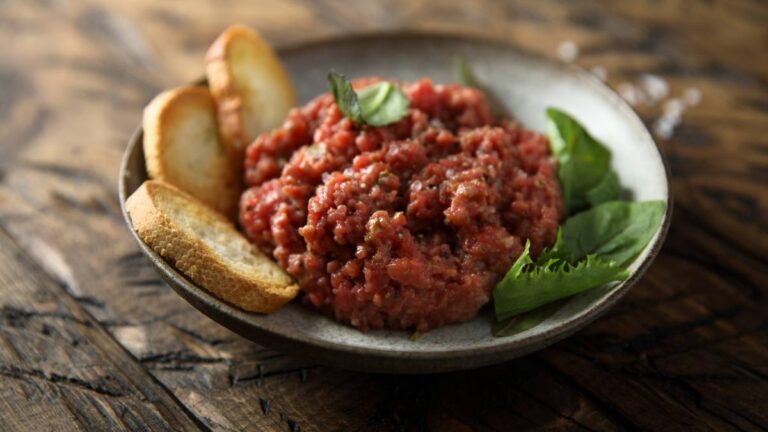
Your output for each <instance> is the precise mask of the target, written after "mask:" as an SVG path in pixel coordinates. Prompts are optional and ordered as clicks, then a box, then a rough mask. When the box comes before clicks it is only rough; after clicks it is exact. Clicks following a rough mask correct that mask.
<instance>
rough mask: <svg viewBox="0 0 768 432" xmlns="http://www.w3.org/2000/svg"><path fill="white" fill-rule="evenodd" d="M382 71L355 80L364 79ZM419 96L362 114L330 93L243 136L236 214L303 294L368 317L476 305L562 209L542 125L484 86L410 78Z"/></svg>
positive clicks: (352, 318)
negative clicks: (395, 111)
mask: <svg viewBox="0 0 768 432" xmlns="http://www.w3.org/2000/svg"><path fill="white" fill-rule="evenodd" d="M378 81H379V80H377V79H364V80H358V81H356V82H355V83H354V87H355V88H358V89H359V88H362V87H365V86H367V85H370V84H372V83H375V82H378ZM401 88H402V90H403V92H404V93H405V95H406V96H407V98H408V99H409V100H410V108H409V109H408V113H407V115H406V116H405V117H403V118H402V119H401V120H400V121H398V122H396V123H393V124H390V125H387V126H381V127H373V126H368V125H360V124H355V123H353V122H352V121H351V120H349V119H347V118H346V117H344V115H343V114H342V113H341V111H340V110H339V108H338V107H337V106H336V104H335V103H334V99H333V97H332V96H331V95H330V94H328V93H326V94H323V95H321V96H319V97H317V98H316V99H314V100H313V101H311V102H309V103H308V104H307V105H305V106H303V107H301V108H296V109H293V110H292V111H291V112H290V113H289V115H288V118H287V119H286V121H285V122H284V124H283V126H282V127H280V128H278V129H275V130H273V131H271V132H269V133H265V134H262V135H261V136H259V137H258V138H257V139H256V140H255V141H254V142H253V143H252V144H251V145H250V146H249V147H248V149H247V154H246V160H245V179H246V185H247V189H246V191H245V192H244V193H243V195H242V197H241V201H240V215H239V218H240V224H241V226H242V227H243V229H244V231H245V233H246V235H247V237H248V238H249V239H250V240H251V241H252V242H253V243H254V244H256V245H257V246H258V247H259V248H260V249H262V250H263V251H265V252H266V253H270V254H272V256H274V258H275V259H276V260H277V262H278V264H279V265H280V266H281V267H282V268H284V269H285V270H286V271H287V272H288V273H290V274H291V275H293V276H294V277H295V278H296V279H297V280H298V281H299V285H300V287H301V289H302V291H303V292H304V296H303V301H304V302H305V303H308V304H310V305H312V306H314V307H316V308H318V309H320V310H322V311H324V312H325V313H327V314H329V315H331V316H332V317H334V318H335V319H337V320H339V321H342V322H345V323H349V324H351V325H352V326H354V327H357V328H359V329H362V330H366V329H375V328H382V327H387V328H392V329H415V330H418V331H427V330H429V329H432V328H435V327H439V326H441V325H444V324H448V323H453V322H460V321H464V320H467V319H470V318H472V317H473V316H474V315H475V314H476V313H477V311H478V310H479V309H480V308H481V307H482V306H483V305H484V304H486V303H487V302H488V301H489V299H490V294H491V290H492V288H493V286H494V284H495V283H496V282H497V281H498V280H499V279H500V277H501V276H502V275H503V274H504V273H505V272H506V271H507V270H508V269H509V267H510V265H511V264H512V263H513V262H514V261H515V260H516V258H517V257H518V256H519V255H520V254H521V252H522V250H523V245H524V243H525V241H526V240H527V239H528V240H530V242H531V253H532V255H533V256H534V257H536V256H537V255H538V254H539V253H540V252H541V250H542V249H543V248H545V247H547V246H549V245H551V244H552V243H553V242H554V240H555V237H556V233H557V227H558V224H559V221H560V219H561V218H562V216H563V204H562V198H561V191H560V186H559V184H558V180H557V177H556V166H555V162H554V160H553V159H552V157H551V155H550V152H549V145H548V142H547V139H546V138H545V137H544V136H542V135H540V134H538V133H535V132H532V131H529V130H526V129H524V128H522V127H520V126H519V125H518V124H517V123H515V122H513V121H511V120H506V119H505V120H497V119H496V118H495V117H494V116H493V114H492V113H491V109H490V107H489V105H488V103H487V101H486V99H485V96H484V95H483V93H482V92H480V91H478V90H475V89H472V88H468V87H463V86H460V85H456V84H451V85H435V84H433V83H432V82H431V81H430V80H428V79H423V80H420V81H416V82H413V83H407V84H403V85H402V86H401Z"/></svg>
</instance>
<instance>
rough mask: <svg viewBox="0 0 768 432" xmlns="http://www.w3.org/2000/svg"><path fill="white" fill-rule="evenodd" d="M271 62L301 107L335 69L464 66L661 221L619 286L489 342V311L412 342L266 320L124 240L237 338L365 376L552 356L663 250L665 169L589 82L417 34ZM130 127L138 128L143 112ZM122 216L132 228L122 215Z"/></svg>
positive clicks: (404, 75) (290, 314)
mask: <svg viewBox="0 0 768 432" xmlns="http://www.w3.org/2000/svg"><path fill="white" fill-rule="evenodd" d="M279 54H280V58H281V59H282V61H283V62H284V63H285V65H286V66H287V68H288V71H289V73H290V75H291V78H292V80H293V83H294V84H295V85H296V90H297V92H298V95H299V99H300V102H301V103H305V102H307V101H309V100H310V99H312V98H313V97H315V96H316V95H318V94H319V93H321V92H324V91H326V90H327V83H326V75H327V73H328V71H329V70H331V69H335V70H337V71H341V72H343V73H344V74H346V75H347V76H348V77H360V76H368V75H378V76H382V77H387V78H397V79H401V80H415V79H418V78H421V77H431V78H432V79H433V80H434V81H436V82H455V76H454V68H453V59H454V57H455V56H456V55H462V56H464V57H465V58H466V59H467V60H468V62H469V64H471V65H472V68H473V69H474V71H475V73H476V75H477V76H478V77H479V78H480V79H481V80H482V81H483V82H485V83H488V84H489V87H491V88H492V90H493V91H494V92H495V93H496V95H498V96H499V98H500V99H501V100H503V101H505V103H506V105H507V107H508V109H509V111H510V112H511V113H512V115H513V116H514V117H515V118H516V119H518V120H519V121H520V122H521V123H522V124H523V125H524V126H526V127H528V128H531V129H535V130H538V131H544V127H545V115H544V110H545V108H546V107H549V106H554V107H557V108H561V109H563V110H565V111H567V112H569V113H572V114H573V115H574V116H575V117H576V118H577V119H578V120H579V121H580V122H581V123H582V124H584V125H585V126H586V128H587V129H588V130H589V131H590V132H591V133H592V134H593V135H594V136H596V137H597V138H598V139H600V140H602V141H603V142H604V143H605V144H606V145H607V146H608V147H610V149H611V150H612V152H613V166H614V168H615V169H616V171H617V172H618V173H619V176H620V177H621V181H622V184H623V186H624V187H626V188H627V189H628V190H629V191H631V194H632V196H633V199H634V200H638V201H643V200H663V201H665V202H667V212H666V214H665V216H664V220H663V222H662V224H661V225H660V227H659V229H658V231H657V232H656V234H655V236H654V238H653V239H652V240H651V242H650V243H649V244H648V246H647V247H646V248H645V250H644V251H643V252H642V253H641V254H640V256H638V258H637V259H636V260H635V262H634V263H633V264H632V266H631V268H630V270H631V272H632V276H631V277H630V278H629V279H628V280H627V281H625V282H624V283H621V284H619V285H616V286H613V287H610V288H604V289H595V290H590V291H587V292H584V293H582V294H579V295H576V296H574V297H573V298H571V299H570V300H569V301H568V302H567V303H566V304H565V305H564V306H563V307H561V308H560V309H559V310H558V311H557V312H556V313H555V314H554V315H553V316H551V317H550V318H548V319H547V320H545V321H544V322H542V323H541V324H540V325H538V326H536V327H534V328H532V329H530V330H527V331H525V332H523V333H520V334H517V335H515V336H510V337H504V338H495V337H493V336H492V335H491V327H490V323H491V314H492V311H491V308H489V307H486V308H485V309H483V310H482V311H481V312H480V313H479V314H478V315H477V316H476V317H475V318H474V319H473V320H471V321H468V322H465V323H462V324H457V325H449V326H445V327H442V328H439V329H436V330H433V331H430V332H428V333H426V334H424V335H422V336H421V337H420V338H418V339H417V340H415V341H414V340H411V339H410V338H409V336H410V335H409V333H407V332H401V331H384V330H382V331H370V332H367V333H362V332H360V331H358V330H355V329H353V328H351V327H347V326H344V325H341V324H339V323H337V322H335V321H333V320H331V319H329V318H326V317H325V316H323V315H321V314H319V313H318V312H316V311H314V310H311V309H309V308H307V307H305V306H302V305H301V304H299V302H296V301H294V302H293V303H291V304H288V305H286V306H285V307H284V308H283V309H281V310H280V311H278V312H276V313H274V314H271V315H259V314H254V313H248V312H244V311H242V310H239V309H237V308H236V307H233V306H231V305H229V304H227V303H224V302H222V301H220V300H218V299H216V298H215V297H213V296H211V295H209V294H208V293H207V292H206V291H205V290H203V289H202V288H200V287H198V286H196V285H194V284H193V283H192V282H190V281H189V280H187V279H186V278H185V277H184V276H183V275H181V274H180V273H179V272H177V271H176V270H174V268H173V267H172V266H171V265H169V264H168V263H167V262H165V261H164V260H163V259H162V258H161V257H160V256H159V255H157V254H156V253H154V252H153V251H152V250H151V249H149V247H147V246H146V245H145V244H144V243H143V242H142V241H141V240H140V239H139V238H138V237H137V236H136V233H135V232H134V231H133V230H132V229H131V232H132V233H133V234H134V237H136V239H137V241H138V242H139V245H140V247H141V249H142V251H143V252H144V253H145V254H146V255H147V256H148V257H149V258H150V260H151V261H152V263H153V264H154V266H155V267H156V268H157V271H158V272H159V273H160V275H161V276H162V277H163V279H165V281H166V282H167V283H168V284H169V285H170V286H171V287H172V288H173V289H175V290H176V291H177V292H178V293H179V294H180V295H181V296H182V297H184V298H185V299H186V300H187V301H188V302H190V303H191V304H192V305H193V306H195V307H196V308H198V309H199V310H200V311H201V312H203V313H204V314H206V315H208V316H209V317H211V318H212V319H214V320H215V321H217V322H218V323H220V324H221V325H223V326H225V327H227V328H229V329H231V330H233V331H235V332H237V333H239V334H240V335H242V336H244V337H246V338H248V339H251V340H253V341H254V342H257V343H259V344H263V345H265V346H269V347H271V348H274V349H276V350H281V351H285V352H289V353H293V354H295V355H299V356H303V357H306V358H310V359H312V360H315V361H317V362H319V363H323V364H326V365H332V366H338V367H344V368H349V369H357V370H365V371H372V372H395V373H429V372H442V371H449V370H458V369H469V368H475V367H479V366H484V365H489V364H493V363H499V362H502V361H505V360H509V359H512V358H515V357H518V356H521V355H524V354H527V353H530V352H531V351H534V350H538V349H541V348H543V347H545V346H547V345H550V344H552V343H554V342H556V341H558V340H560V339H562V338H564V337H566V336H568V335H570V334H571V333H573V332H575V331H577V330H578V329H580V328H582V327H584V326H585V325H586V324H588V323H589V322H591V321H592V320H594V319H595V318H597V317H598V316H599V315H600V314H602V313H603V312H605V311H606V310H607V309H608V308H609V307H611V306H612V305H613V304H615V303H616V302H617V301H618V300H619V299H620V298H621V297H622V296H623V295H624V294H626V292H627V291H628V290H629V288H630V287H631V286H632V285H634V284H635V282H637V280H638V279H639V278H640V276H641V275H642V274H643V272H644V271H645V270H646V269H647V267H648V266H649V265H650V263H651V261H652V260H653V258H654V257H655V255H656V253H657V251H658V250H659V248H660V247H661V243H662V241H663V239H664V236H665V234H666V230H667V227H668V226H669V221H670V216H671V214H670V209H671V202H670V198H669V187H668V176H667V169H666V164H665V161H664V158H663V156H662V155H661V153H660V152H659V149H658V147H657V146H656V144H655V143H654V141H653V139H652V138H651V135H650V134H649V133H648V131H647V130H646V128H645V127H644V125H643V123H642V122H641V121H640V119H639V118H638V117H637V115H635V113H634V112H633V111H632V109H631V108H630V107H629V106H627V104H625V103H624V102H623V101H622V100H621V98H620V97H619V96H617V95H616V94H615V93H614V92H612V91H611V90H610V89H609V88H608V87H606V86H605V85H603V84H602V83H601V82H600V81H598V80H596V79H595V78H593V77H592V76H591V75H589V74H588V73H586V72H584V71H582V70H580V69H578V68H575V67H569V66H564V65H561V64H557V63H554V62H552V61H549V60H546V59H542V58H538V57H536V56H533V55H531V54H526V53H523V52H520V51H519V50H516V49H515V48H513V47H511V46H507V45H503V44H499V43H494V42H487V41H482V40H474V39H466V38H460V37H451V36H435V35H419V34H408V35H403V34H399V35H372V36H362V37H360V36H358V37H353V38H346V39H337V40H329V41H321V42H314V43H311V44H306V45H302V46H297V47H291V48H287V49H283V50H280V51H279ZM201 68H202V66H201ZM136 116H137V118H140V114H139V113H137V115H136ZM141 142H142V131H141V128H139V130H138V131H137V132H136V133H135V134H134V136H133V137H132V138H131V141H130V143H129V144H128V148H127V149H126V153H125V157H124V159H123V162H122V166H121V173H120V185H119V188H120V202H121V205H123V204H124V202H125V198H126V197H127V196H129V195H130V194H131V193H132V192H133V191H134V190H135V189H136V188H138V187H139V185H141V183H142V182H143V181H144V180H145V179H146V178H147V174H146V171H145V168H144V155H143V151H142V145H141ZM123 215H124V216H125V218H126V222H128V225H129V227H130V221H129V219H128V215H127V214H126V212H125V207H124V206H123Z"/></svg>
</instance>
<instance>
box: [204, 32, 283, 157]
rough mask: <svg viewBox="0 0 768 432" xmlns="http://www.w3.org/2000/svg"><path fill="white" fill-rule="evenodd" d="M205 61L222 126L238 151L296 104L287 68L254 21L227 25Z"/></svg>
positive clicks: (229, 141) (242, 150)
mask: <svg viewBox="0 0 768 432" xmlns="http://www.w3.org/2000/svg"><path fill="white" fill-rule="evenodd" d="M205 62H206V75H207V77H208V85H209V87H210V89H211V93H212V94H213V97H214V99H216V104H217V106H218V119H219V132H220V134H221V137H222V140H223V141H224V142H225V143H226V144H227V145H228V146H230V147H231V148H232V149H233V150H234V151H235V152H236V153H237V154H240V155H242V154H244V152H245V149H246V148H247V146H248V145H249V144H250V143H251V142H252V141H253V140H254V139H256V137H257V136H258V134H260V133H263V132H266V131H268V130H271V129H273V128H275V127H277V126H279V125H280V124H281V122H282V121H283V120H284V119H285V116H286V115H287V114H288V110H289V109H290V108H291V107H293V106H295V105H296V94H295V91H294V89H293V85H292V84H291V82H290V79H289V77H288V74H287V72H286V70H285V68H284V67H283V65H282V64H281V63H280V60H279V59H278V58H277V56H276V55H275V53H274V52H273V51H272V48H270V46H269V44H267V42H266V41H264V39H263V38H262V37H261V35H260V34H259V33H258V32H257V31H255V30H253V29H251V28H250V27H247V26H243V25H233V26H231V27H229V28H227V29H226V30H225V31H224V32H223V33H222V34H221V35H219V37H218V38H217V39H216V40H215V41H214V42H213V44H212V45H211V46H210V48H209V49H208V52H207V53H206V56H205ZM239 69H246V70H247V71H245V72H240V73H239V72H238V70H239ZM251 78H253V79H251ZM253 107H257V108H255V109H254V108H253Z"/></svg>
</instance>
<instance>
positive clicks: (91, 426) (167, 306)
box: [0, 0, 768, 431]
mask: <svg viewBox="0 0 768 432" xmlns="http://www.w3.org/2000/svg"><path fill="white" fill-rule="evenodd" d="M357 3H358V2H354V3H353V2H345V1H341V0H325V1H322V2H315V1H309V0H306V1H300V0H291V1H280V2H277V1H275V2H254V1H246V0H230V1H226V2H223V1H221V2H217V1H196V2H190V1H182V0H179V1H173V2H157V1H154V0H135V1H130V2H127V1H117V0H112V1H106V0H105V1H95V0H83V1H77V2H75V1H64V0H57V1H53V0H36V1H32V0H23V1H19V0H17V1H13V0H10V1H9V0H6V1H4V2H0V42H1V43H0V50H2V51H0V52H2V54H3V55H2V57H1V59H0V430H4V431H5V430H30V431H43V430H56V431H66V430H77V429H87V430H121V429H131V430H145V429H151V430H172V429H173V430H196V429H204V430H205V429H212V430H242V429H251V430H278V431H279V430H285V431H289V430H293V431H297V430H301V431H314V430H321V431H330V430H360V431H368V430H373V431H378V430H408V431H412V430H413V431H415V430H432V431H450V430H459V431H461V430H500V431H501V430H504V431H506V430H517V429H564V430H570V429H574V430H581V429H588V430H616V429H628V430H636V429H654V430H685V429H696V430H749V431H751V430H766V429H767V428H768V277H767V276H768V259H767V258H766V256H768V217H766V214H768V138H766V136H767V135H766V134H767V133H768V56H767V55H766V52H767V50H768V25H766V23H767V22H768V7H767V6H766V3H762V2H760V1H757V0H755V1H748V0H734V1H728V2H725V1H701V2H695V1H674V0H665V1H647V2H646V1H637V2H608V1H605V2H594V1H578V2H552V1H541V2H524V1H514V2H497V1H492V0H487V1H469V0H464V1H461V2H456V1H451V0H444V1H436V2H427V1H405V0H403V1H400V2H377V3H365V4H360V5H358V6H353V4H355V5H356V4H357ZM235 22H243V23H247V24H251V25H253V26H255V27H256V28H258V29H260V30H261V31H262V32H263V33H264V35H265V36H266V37H267V38H268V39H269V40H270V41H271V42H273V43H274V44H277V45H281V44H293V43H298V42H301V41H306V40H311V39H315V38H318V37H330V36H334V35H340V34H348V33H353V32H364V31H371V30H386V31H393V30H397V29H418V30H429V31H441V32H457V33H467V34H473V35H482V36H485V37H489V38H495V39H501V40H506V41H510V42H512V43H514V44H516V45H519V46H520V47H522V48H524V49H527V50H531V51H535V52H539V53H542V54H544V55H547V56H555V53H556V49H557V47H558V46H559V45H560V43H561V42H562V41H564V40H572V41H574V42H575V43H576V44H577V45H578V47H579V48H580V53H579V57H578V59H577V60H576V63H577V64H579V65H582V66H584V67H594V66H600V67H603V68H605V70H606V71H607V74H608V79H607V82H608V83H609V84H611V85H613V86H618V85H620V84H621V83H622V82H634V81H636V80H637V79H638V78H639V77H640V76H641V75H642V74H643V73H653V74H656V75H659V76H661V77H663V78H664V79H665V80H667V82H668V83H669V84H670V87H671V92H672V94H673V95H676V96H677V95H680V94H682V93H683V92H684V90H685V89H687V88H689V87H695V88H698V89H700V91H701V93H702V96H703V99H702V101H701V103H700V104H699V105H697V106H695V107H692V108H690V109H688V110H687V111H686V112H685V113H684V115H683V119H682V124H681V125H680V126H679V127H678V129H677V130H676V132H675V135H674V136H673V137H672V138H671V139H660V140H659V141H660V144H661V146H662V147H663V149H664V151H665V152H666V154H667V156H668V158H669V160H670V162H671V165H672V172H673V184H672V186H673V191H674V195H675V210H674V221H673V223H672V228H671V231H670V233H669V237H668V239H667V242H666V245H665V247H664V249H663V251H662V252H661V255H660V256H659V257H658V259H657V260H656V262H655V264H654V265H653V266H652V268H651V269H650V270H649V272H648V273H647V275H646V276H645V277H644V278H643V280H642V281H641V282H640V283H639V284H638V285H637V286H636V287H635V288H634V289H633V290H632V292H631V293H629V295H628V296H627V297H626V298H625V299H624V300H622V301H621V302H620V303H619V304H618V306H616V307H615V308H613V309H612V310H611V311H610V312H609V313H608V314H606V315H605V316H603V317H602V318H600V319H599V320H598V321H597V322H595V323H594V324H592V325H591V326H589V327H588V328H587V329H585V330H583V331H581V332H580V333H578V334H577V335H575V336H573V337H571V338H569V339H567V340H565V341H563V342H560V343H558V344H556V345H554V346H552V347H550V348H548V349H545V350H543V351H540V352H538V353H535V354H532V355H529V356H527V357H525V358H521V359H519V360H515V361H512V362H509V363H506V364H501V365H498V366H494V367H488V368H484V369H480V370H474V371H467V372H460V373H451V374H442V375H433V376H385V375H370V374H362V373H353V372H347V371H344V370H338V369H334V368H329V367H321V366H317V365H314V364H311V363H308V362H307V361H305V360H302V359H300V358H294V357H289V356H286V355H283V354H281V353H279V352H274V351H271V350H269V349H265V348H262V347H260V346H258V345H255V344H253V343H250V342H248V341H246V340H244V339H243V338H241V337H238V336H236V335H235V334H233V333H231V332H229V331H227V330H226V329H224V328H222V327H220V326H219V325H217V324H215V323H214V322H212V321H211V320H209V319H208V318H206V317H205V316H203V315H202V314H200V313H199V312H197V311H196V310H195V309H193V308H192V307H191V306H190V305H188V304H187V303H185V302H184V301H183V300H182V299H181V298H180V297H178V296H177V295H176V294H175V293H174V292H173V291H172V290H171V289H170V288H168V287H167V286H165V285H164V284H163V283H161V282H160V280H159V279H158V276H157V275H156V274H155V273H154V271H153V270H152V269H151V268H150V266H149V263H148V261H147V260H146V259H145V258H144V257H143V256H142V255H141V254H140V253H139V252H138V248H137V246H136V245H135V243H134V241H133V239H132V238H131V237H130V236H129V234H128V231H127V230H126V227H125V225H124V223H123V220H122V218H121V215H120V211H119V207H118V202H117V191H116V183H117V166H118V160H119V158H120V156H121V153H122V151H123V149H124V147H125V144H126V140H127V138H128V136H129V134H130V132H131V131H132V129H133V128H134V127H135V126H136V125H137V123H138V121H139V118H140V113H141V109H142V107H143V106H144V105H145V104H146V103H147V102H148V101H149V99H150V98H151V97H152V96H153V95H154V94H155V93H157V92H158V91H160V90H161V89H163V88H166V87H170V86H174V85H178V84H181V83H185V82H187V81H189V80H191V79H194V78H196V77H198V76H200V75H201V74H202V71H203V63H202V57H203V54H204V52H205V49H206V47H207V45H208V44H209V43H210V42H211V41H212V40H213V39H214V37H215V36H216V35H217V34H218V32H220V31H221V30H222V29H223V28H224V27H225V26H226V25H228V24H230V23H235ZM638 110H639V112H640V114H641V115H642V116H643V118H644V119H645V120H646V121H647V122H648V123H649V125H651V124H652V123H653V122H654V119H655V118H656V117H658V115H659V113H660V111H661V108H660V107H659V106H658V105H657V106H654V107H650V106H644V105H641V106H639V107H638Z"/></svg>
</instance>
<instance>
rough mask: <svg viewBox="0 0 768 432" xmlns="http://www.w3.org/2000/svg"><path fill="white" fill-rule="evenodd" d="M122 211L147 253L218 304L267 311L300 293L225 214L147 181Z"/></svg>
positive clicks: (177, 191)
mask: <svg viewBox="0 0 768 432" xmlns="http://www.w3.org/2000/svg"><path fill="white" fill-rule="evenodd" d="M126 208H127V210H128V214H129V215H130V217H131V223H132V225H133V228H134V229H135V230H136V232H137V233H138V234H139V237H141V238H142V239H143V240H144V242H145V243H146V244H148V245H149V247H151V248H152V250H154V251H155V252H157V253H158V254H159V255H161V256H162V257H164V258H165V259H166V260H168V261H169V262H170V263H171V264H173V266H174V267H176V268H177V269H178V270H180V271H181V272H182V273H184V274H185V275H186V276H187V277H188V278H189V279H191V280H192V281H194V282H195V283H197V284H198V285H200V286H202V287H203V288H205V289H207V290H208V291H210V292H211V293H212V294H213V295H215V296H216V297H218V298H220V299H222V300H225V301H227V302H229V303H232V304H234V305H236V306H239V307H241V308H242V309H245V310H248V311H254V312H262V313H269V312H273V311H275V310H277V309H278V308H279V307H280V306H282V305H283V304H285V303H287V302H288V301H290V300H291V299H293V298H294V297H295V296H296V294H297V293H298V291H299V288H298V286H297V285H296V284H295V283H294V281H293V280H292V279H291V277H290V276H288V274H286V273H285V272H284V271H283V270H282V269H281V268H280V267H278V266H277V264H276V263H275V262H274V261H272V260H271V259H270V258H268V257H267V256H265V255H264V254H262V253H261V252H260V251H259V250H257V249H256V248H255V247H254V246H253V245H251V244H250V243H248V241H247V240H246V239H245V238H244V237H243V236H242V235H241V234H240V233H239V232H238V231H237V230H236V229H235V227H234V225H232V223H230V222H229V221H228V220H227V219H226V218H224V216H222V215H221V214H219V213H217V212H215V211H213V210H212V209H210V208H209V207H208V206H206V205H203V204H202V203H201V202H200V201H198V200H197V199H195V198H194V197H192V196H191V195H189V194H187V193H186V192H183V191H181V190H179V189H177V188H176V187H174V186H172V185H169V184H167V183H163V182H160V181H155V180H147V181H145V182H144V184H142V185H141V187H139V189H137V190H136V192H134V193H133V194H132V195H131V196H130V197H129V198H128V200H127V201H126Z"/></svg>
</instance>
